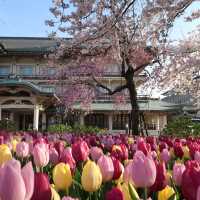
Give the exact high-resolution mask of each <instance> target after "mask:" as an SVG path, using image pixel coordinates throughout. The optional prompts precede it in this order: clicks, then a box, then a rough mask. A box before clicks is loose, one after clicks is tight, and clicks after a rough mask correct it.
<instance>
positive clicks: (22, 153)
mask: <svg viewBox="0 0 200 200" xmlns="http://www.w3.org/2000/svg"><path fill="white" fill-rule="evenodd" d="M16 154H17V156H18V157H21V158H25V157H27V156H28V155H29V144H28V143H26V142H20V143H18V144H17V146H16Z"/></svg>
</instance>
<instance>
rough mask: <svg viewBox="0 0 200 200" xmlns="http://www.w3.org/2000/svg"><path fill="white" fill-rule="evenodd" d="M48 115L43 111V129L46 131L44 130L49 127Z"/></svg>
mask: <svg viewBox="0 0 200 200" xmlns="http://www.w3.org/2000/svg"><path fill="white" fill-rule="evenodd" d="M46 124H47V117H46V113H45V112H43V113H42V130H43V131H44V130H46V128H47V125H46Z"/></svg>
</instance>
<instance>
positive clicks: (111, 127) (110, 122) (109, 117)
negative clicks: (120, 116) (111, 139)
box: [108, 113, 113, 132]
mask: <svg viewBox="0 0 200 200" xmlns="http://www.w3.org/2000/svg"><path fill="white" fill-rule="evenodd" d="M108 129H109V132H111V131H112V130H113V115H112V113H109V115H108Z"/></svg>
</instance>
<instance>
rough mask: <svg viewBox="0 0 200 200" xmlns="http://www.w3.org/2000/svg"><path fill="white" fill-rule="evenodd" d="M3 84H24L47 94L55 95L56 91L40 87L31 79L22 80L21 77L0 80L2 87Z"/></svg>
mask: <svg viewBox="0 0 200 200" xmlns="http://www.w3.org/2000/svg"><path fill="white" fill-rule="evenodd" d="M2 86H6V87H12V86H15V87H16V86H23V87H26V88H28V89H30V90H32V91H34V92H35V93H37V94H40V95H47V96H49V95H50V96H52V95H54V93H52V92H50V91H49V90H46V89H45V88H42V87H39V86H37V85H35V84H33V83H31V82H29V81H25V80H21V79H17V78H15V79H13V78H12V79H3V80H0V87H2Z"/></svg>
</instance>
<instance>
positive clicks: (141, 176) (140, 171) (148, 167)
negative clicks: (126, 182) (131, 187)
mask: <svg viewBox="0 0 200 200" xmlns="http://www.w3.org/2000/svg"><path fill="white" fill-rule="evenodd" d="M132 180H133V182H134V183H135V185H136V187H150V186H152V185H153V184H154V182H155V180H156V166H155V163H154V161H153V160H152V157H150V156H145V155H144V153H143V152H142V151H136V153H135V155H134V157H133V164H132Z"/></svg>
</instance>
